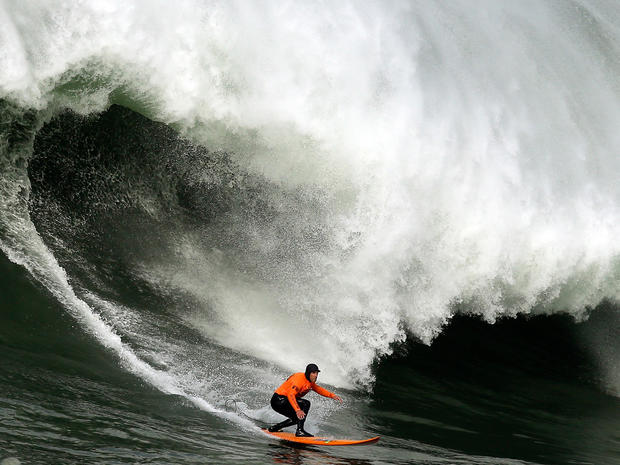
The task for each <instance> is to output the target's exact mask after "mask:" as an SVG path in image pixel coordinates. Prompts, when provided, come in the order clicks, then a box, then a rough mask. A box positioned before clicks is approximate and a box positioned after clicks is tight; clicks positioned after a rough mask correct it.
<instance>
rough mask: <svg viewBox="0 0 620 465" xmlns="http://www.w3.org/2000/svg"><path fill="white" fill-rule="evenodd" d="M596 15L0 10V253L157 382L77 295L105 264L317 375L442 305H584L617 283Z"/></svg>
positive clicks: (609, 108)
mask: <svg viewBox="0 0 620 465" xmlns="http://www.w3.org/2000/svg"><path fill="white" fill-rule="evenodd" d="M618 13H619V11H618V6H616V5H615V4H612V3H610V2H573V3H571V4H562V5H558V4H553V3H549V4H547V3H540V2H532V3H528V4H523V3H521V4H519V5H497V4H494V3H493V2H488V3H486V4H484V5H479V7H478V8H476V9H472V8H471V7H470V6H469V5H467V4H466V3H464V2H456V3H453V4H451V5H440V4H425V5H418V4H413V3H408V2H402V3H398V4H394V5H393V6H392V7H391V8H390V9H386V8H385V5H383V4H381V3H379V2H366V3H363V4H362V3H346V2H345V3H341V4H339V5H333V6H330V7H326V6H318V5H297V6H295V7H294V8H293V7H292V6H290V5H289V6H283V5H281V4H279V3H277V2H273V3H266V4H265V5H263V6H262V7H261V8H260V9H259V8H258V7H255V6H251V5H246V4H241V3H235V2H232V3H230V2H226V3H219V2H210V3H204V2H200V3H198V2H191V1H186V2H181V3H180V4H179V5H175V6H174V7H172V6H169V5H167V4H166V3H163V2H162V3H161V4H158V5H157V8H155V7H154V6H153V4H149V6H146V5H141V6H140V5H134V6H127V5H125V4H122V3H120V2H119V3H115V2H110V3H106V4H105V5H104V4H97V3H95V2H84V3H82V4H80V5H67V6H64V7H58V6H57V5H53V4H52V3H51V2H50V3H49V4H46V3H38V4H37V5H30V4H10V5H7V4H3V6H2V15H1V16H0V18H1V19H0V21H1V25H2V27H0V31H2V32H0V34H1V35H0V43H2V44H3V46H2V47H3V48H2V50H3V53H2V54H1V55H0V97H1V98H2V99H3V105H2V115H3V125H2V129H1V130H2V133H1V140H2V144H1V146H0V151H1V154H0V155H1V156H0V159H1V160H2V161H1V162H0V163H1V164H0V167H1V170H2V180H1V181H0V182H1V185H0V190H1V192H2V200H1V204H0V232H1V235H0V247H1V248H2V250H3V252H4V253H5V254H6V255H7V256H8V257H9V258H10V259H11V260H12V261H14V262H16V263H19V264H22V265H24V266H26V267H27V268H28V269H29V271H30V272H31V273H32V274H33V276H34V277H35V278H36V279H37V280H39V281H40V282H42V283H43V284H44V285H45V286H46V287H47V288H48V289H49V290H50V291H51V292H52V293H53V294H54V295H55V296H56V297H57V298H58V299H59V300H60V301H61V302H63V304H64V305H65V306H66V308H67V310H68V311H69V312H70V313H71V314H72V315H74V316H75V318H76V319H77V320H78V321H80V322H82V323H83V324H84V327H85V328H86V329H87V330H88V331H90V332H92V333H93V334H94V335H95V337H96V338H97V339H98V340H99V341H100V342H101V343H102V344H103V345H105V346H107V347H111V348H112V349H113V350H115V351H116V353H118V354H119V356H120V357H121V359H124V360H125V362H126V364H127V365H128V366H130V367H134V368H135V369H136V370H137V371H140V372H141V373H143V375H144V373H147V374H146V375H144V376H146V377H147V378H148V379H149V380H150V382H151V381H152V382H153V383H155V385H158V384H157V381H156V378H157V375H156V374H155V372H152V371H150V370H153V368H152V367H151V366H150V365H148V364H147V366H145V365H143V363H145V362H144V361H143V360H142V359H140V358H139V357H137V356H135V354H134V352H133V351H132V349H131V348H130V347H126V346H125V345H123V343H122V341H120V340H119V339H118V337H117V336H115V335H114V333H113V332H112V331H111V330H110V326H109V325H108V324H105V323H104V322H103V321H102V319H101V316H100V313H99V312H103V310H102V309H101V308H100V309H99V310H95V309H94V308H93V306H91V305H89V304H88V303H86V298H85V297H84V296H85V295H88V292H90V293H91V295H95V296H96V295H97V294H102V293H103V289H104V288H105V287H106V285H107V286H112V287H113V281H114V278H113V277H112V278H110V277H109V276H108V278H106V273H105V270H106V269H107V270H109V269H110V268H105V266H103V267H101V266H102V265H106V260H109V261H110V262H115V263H117V262H118V263H121V264H122V266H119V267H120V268H122V269H123V270H125V271H124V272H125V273H126V274H127V276H128V277H129V279H130V280H132V282H134V281H135V282H141V283H143V284H144V285H145V286H148V287H149V288H150V289H152V290H155V291H156V292H158V293H161V294H163V295H175V296H183V299H187V300H186V301H187V302H191V303H190V305H189V307H190V309H189V310H187V311H185V312H184V313H182V314H181V318H182V319H183V321H184V322H185V324H187V325H189V326H190V327H192V328H195V329H196V330H197V331H199V332H201V333H202V334H204V335H206V336H207V337H208V339H209V340H210V341H213V342H214V343H216V344H219V345H220V346H224V347H227V348H230V349H233V350H234V351H237V352H239V353H245V354H251V355H252V356H254V357H256V358H258V359H261V360H268V361H270V362H273V363H275V364H276V365H277V366H279V367H281V368H282V369H286V370H288V369H297V368H298V367H299V366H303V365H305V363H307V360H308V358H309V357H310V358H311V359H312V360H313V361H315V362H317V363H318V364H319V365H320V366H322V367H325V369H324V372H325V375H326V377H325V378H326V379H327V381H329V382H330V383H333V384H335V385H339V386H352V385H355V384H359V383H361V384H366V383H368V382H369V380H372V372H371V363H372V361H373V360H374V359H375V358H376V357H377V356H381V355H385V354H389V353H390V352H391V350H392V345H393V343H394V342H398V341H403V340H404V339H405V338H406V337H407V335H408V334H411V335H412V336H413V337H415V338H418V339H420V340H422V341H424V342H426V343H430V342H431V341H432V340H433V338H434V337H436V336H437V335H438V334H439V333H440V332H441V331H442V328H443V326H444V325H445V324H446V323H447V322H448V321H450V319H451V318H452V317H453V316H454V315H455V314H457V313H466V314H475V315H481V316H482V317H483V318H485V319H486V320H488V321H491V322H492V321H495V320H496V319H497V318H501V317H505V316H514V315H517V314H524V313H525V314H528V313H535V314H538V313H555V312H567V313H569V314H571V315H573V316H574V317H575V318H577V319H583V318H586V317H587V316H588V314H589V312H590V310H591V309H592V308H593V307H595V306H596V305H597V304H598V303H599V302H601V301H602V300H604V299H610V300H612V301H618V300H619V297H620V287H619V286H618V283H619V282H620V248H619V247H620V246H619V245H618V241H617V240H616V239H615V238H616V237H618V236H619V233H620V231H619V228H620V226H619V225H620V221H619V219H620V211H619V207H618V205H619V202H618V200H620V189H619V188H618V183H617V175H618V173H619V172H620V161H619V159H618V157H617V156H616V154H617V153H618V149H619V148H620V139H619V138H618V136H617V131H616V127H617V123H618V119H619V118H620V113H619V112H618V108H617V105H615V103H614V102H616V101H617V99H618V96H619V95H618V93H619V91H620V89H618V86H617V82H616V78H615V76H617V75H618V71H620V62H619V61H618V56H620V54H619V53H618V51H619V45H618V38H619V37H620V33H619V31H618V30H617V27H616V25H615V24H616V23H615V22H614V21H612V20H611V18H614V17H618V16H619V15H618ZM26 18H27V19H26ZM119 107H122V108H124V109H122V108H120V109H119ZM66 110H70V111H71V112H73V113H66V112H65V111H66ZM76 113H77V114H79V115H82V116H76ZM89 115H90V116H89ZM140 115H143V116H140ZM54 131H56V132H54ZM76 147H77V148H76ZM65 179H70V182H68V183H65V184H64V186H65V187H66V186H68V187H67V189H65V190H64V191H63V190H62V189H60V188H59V186H57V185H55V183H57V182H58V181H59V180H62V181H64V180H65ZM128 212H130V213H128ZM109 224H112V225H114V227H113V228H112V227H108V225H109ZM124 228H125V229H124ZM102 231H103V234H102ZM146 239H148V240H146ZM93 240H94V241H99V240H101V241H102V243H104V244H106V245H107V246H109V247H108V248H107V249H105V250H104V249H103V247H102V248H101V249H97V248H96V247H95V248H91V249H88V248H87V247H86V246H87V245H89V244H90V245H92V242H93ZM106 251H107V252H106ZM105 253H108V254H109V255H110V257H109V258H105V257H104V254H105ZM59 260H60V262H61V264H62V266H61V265H60V264H59V262H58V261H59ZM102 262H103V263H102ZM80 263H81V264H80ZM118 263H117V264H118ZM108 264H109V263H108ZM115 266H116V265H115ZM72 269H73V270H75V274H70V275H69V276H68V275H67V271H66V270H72ZM106 280H107V281H106ZM111 282H112V284H110V283H111ZM75 286H77V288H76V287H75ZM81 287H83V288H84V289H86V291H83V292H82V294H83V295H78V294H79V293H80V292H81V291H79V290H78V288H81ZM89 289H90V291H89ZM97 298H98V297H97ZM179 298H180V297H179ZM104 300H105V299H104ZM121 313H122V312H121ZM121 318H122V317H121ZM134 329H135V328H134ZM135 330H136V331H139V329H135ZM123 357H124V358H123ZM137 367H138V368H137ZM139 367H142V368H139ZM141 370H142V371H141ZM175 382H176V381H175Z"/></svg>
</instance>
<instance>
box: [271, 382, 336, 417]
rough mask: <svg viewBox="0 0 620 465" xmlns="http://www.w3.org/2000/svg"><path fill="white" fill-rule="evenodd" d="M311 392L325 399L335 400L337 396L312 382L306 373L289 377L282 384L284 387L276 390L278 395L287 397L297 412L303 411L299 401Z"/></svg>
mask: <svg viewBox="0 0 620 465" xmlns="http://www.w3.org/2000/svg"><path fill="white" fill-rule="evenodd" d="M310 390H313V391H314V392H316V393H317V394H320V395H322V396H323V397H331V398H332V399H333V398H334V396H335V394H334V393H333V392H329V391H328V390H327V389H325V388H322V387H321V386H319V385H318V384H316V383H312V382H310V381H309V380H308V378H306V375H305V374H304V373H295V374H292V375H291V376H289V377H288V379H287V380H286V381H284V383H282V386H280V387H279V388H278V389H276V394H279V395H281V396H286V397H287V398H288V401H289V402H290V403H291V405H292V407H293V408H294V409H295V411H296V412H297V411H298V410H301V409H300V408H299V405H298V404H297V399H300V398H301V397H303V396H305V395H306V394H307V393H308V392H309V391H310Z"/></svg>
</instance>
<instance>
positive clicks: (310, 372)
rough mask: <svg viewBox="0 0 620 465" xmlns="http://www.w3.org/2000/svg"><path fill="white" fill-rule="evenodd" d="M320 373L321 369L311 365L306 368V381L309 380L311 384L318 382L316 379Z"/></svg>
mask: <svg viewBox="0 0 620 465" xmlns="http://www.w3.org/2000/svg"><path fill="white" fill-rule="evenodd" d="M319 371H321V370H319V367H318V366H316V365H315V364H314V363H311V364H309V365H308V366H307V367H306V379H308V381H310V382H311V383H314V382H316V378H317V377H318V376H319Z"/></svg>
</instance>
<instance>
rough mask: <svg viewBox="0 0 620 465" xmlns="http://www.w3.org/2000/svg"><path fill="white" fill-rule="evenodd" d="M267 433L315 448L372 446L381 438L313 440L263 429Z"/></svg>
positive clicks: (315, 437) (312, 438)
mask: <svg viewBox="0 0 620 465" xmlns="http://www.w3.org/2000/svg"><path fill="white" fill-rule="evenodd" d="M263 431H264V432H265V433H267V434H268V435H270V436H273V437H274V438H277V439H280V440H282V441H287V442H296V443H298V444H309V445H313V446H361V445H366V444H372V443H374V442H377V441H378V440H379V438H380V436H375V437H374V438H369V439H357V440H356V439H332V438H323V437H317V436H313V437H311V438H305V437H300V438H298V437H297V436H295V433H286V432H284V431H278V432H277V433H272V432H270V431H268V430H266V429H263Z"/></svg>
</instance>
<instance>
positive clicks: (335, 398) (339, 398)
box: [334, 394, 342, 404]
mask: <svg viewBox="0 0 620 465" xmlns="http://www.w3.org/2000/svg"><path fill="white" fill-rule="evenodd" d="M334 400H339V401H340V403H341V404H342V398H341V397H340V396H337V395H336V394H334Z"/></svg>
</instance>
